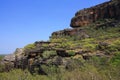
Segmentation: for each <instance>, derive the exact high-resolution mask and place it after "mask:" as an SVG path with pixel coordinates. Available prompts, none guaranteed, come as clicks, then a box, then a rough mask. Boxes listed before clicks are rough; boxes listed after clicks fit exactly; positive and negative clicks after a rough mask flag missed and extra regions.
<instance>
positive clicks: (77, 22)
mask: <svg viewBox="0 0 120 80" xmlns="http://www.w3.org/2000/svg"><path fill="white" fill-rule="evenodd" d="M106 18H110V19H111V18H113V19H116V20H120V1H119V0H111V1H108V2H105V3H102V4H99V5H96V6H93V7H91V8H86V9H83V10H80V11H78V12H77V13H76V14H75V17H73V18H72V20H71V24H70V26H71V27H72V28H77V27H82V26H86V25H89V24H91V23H93V22H95V21H97V20H101V19H106Z"/></svg>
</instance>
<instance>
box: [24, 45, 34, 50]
mask: <svg viewBox="0 0 120 80" xmlns="http://www.w3.org/2000/svg"><path fill="white" fill-rule="evenodd" d="M34 48H35V44H28V45H26V46H25V47H24V49H25V50H30V49H34Z"/></svg>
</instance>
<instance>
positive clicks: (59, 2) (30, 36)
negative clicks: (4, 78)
mask: <svg viewBox="0 0 120 80" xmlns="http://www.w3.org/2000/svg"><path fill="white" fill-rule="evenodd" d="M105 1H109V0H0V54H8V53H12V52H14V50H15V49H16V48H21V47H24V46H25V45H27V44H29V43H34V42H35V41H39V40H48V39H49V36H50V35H51V33H52V32H53V31H58V30H62V29H65V28H69V27H70V26H69V25H70V20H71V18H72V17H73V16H74V14H75V13H76V12H77V11H78V10H80V9H83V8H88V7H90V6H94V5H96V4H100V3H102V2H105Z"/></svg>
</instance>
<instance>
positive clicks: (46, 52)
mask: <svg viewBox="0 0 120 80" xmlns="http://www.w3.org/2000/svg"><path fill="white" fill-rule="evenodd" d="M55 55H57V53H56V51H44V52H43V58H49V57H51V56H55Z"/></svg>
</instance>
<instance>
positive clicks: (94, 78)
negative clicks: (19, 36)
mask: <svg viewBox="0 0 120 80" xmlns="http://www.w3.org/2000/svg"><path fill="white" fill-rule="evenodd" d="M84 30H85V31H86V32H87V34H89V38H84V39H81V38H79V36H71V37H70V36H64V35H63V36H60V37H59V38H51V39H50V40H49V41H50V42H53V43H51V44H49V45H48V44H47V45H46V44H44V45H42V46H41V47H42V48H45V49H46V48H49V47H50V46H52V45H54V44H55V42H59V43H58V44H56V45H55V46H52V48H54V49H65V50H66V52H67V53H68V55H69V56H70V57H67V58H66V59H68V58H69V59H70V61H69V63H68V64H67V65H66V66H65V67H64V66H55V65H52V64H50V65H42V66H40V67H42V69H44V71H45V72H46V73H47V75H39V74H38V73H34V74H31V73H30V72H29V71H28V70H27V69H26V70H20V69H13V70H11V71H10V72H2V73H0V80H41V79H42V80H119V79H120V72H119V71H120V25H117V26H116V27H104V28H99V29H96V28H95V27H92V28H91V26H89V27H84ZM24 48H25V50H30V49H34V48H35V45H34V44H29V45H27V46H25V47H24ZM78 51H84V52H87V55H92V56H90V58H89V59H87V60H85V59H83V57H82V56H81V55H76V52H78ZM97 53H99V55H97ZM56 55H57V53H56V51H55V50H46V51H44V52H43V54H42V57H43V58H44V59H47V58H50V57H51V56H56ZM85 55H86V54H85ZM52 60H54V59H51V61H52ZM51 61H50V60H48V62H49V63H50V62H51ZM49 63H48V64H49ZM37 69H38V68H35V70H36V71H37Z"/></svg>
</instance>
